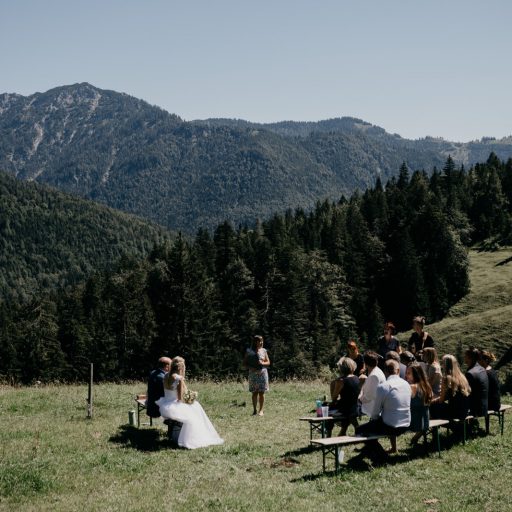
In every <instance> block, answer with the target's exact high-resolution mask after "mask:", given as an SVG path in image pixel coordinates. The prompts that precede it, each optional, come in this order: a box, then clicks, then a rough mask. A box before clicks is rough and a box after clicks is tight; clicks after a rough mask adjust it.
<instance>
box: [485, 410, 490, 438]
mask: <svg viewBox="0 0 512 512" xmlns="http://www.w3.org/2000/svg"><path fill="white" fill-rule="evenodd" d="M490 419H491V417H490V416H489V415H488V414H486V415H485V433H486V434H487V435H489V430H490V429H489V423H490Z"/></svg>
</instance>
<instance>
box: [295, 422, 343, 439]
mask: <svg viewBox="0 0 512 512" xmlns="http://www.w3.org/2000/svg"><path fill="white" fill-rule="evenodd" d="M331 420H334V421H336V420H335V418H334V417H333V416H324V417H319V416H303V417H302V418H299V421H307V422H308V423H309V442H310V443H311V441H312V440H313V434H315V433H317V432H318V433H319V434H320V435H321V436H322V439H324V438H325V436H326V434H327V431H326V429H325V422H326V421H331Z"/></svg>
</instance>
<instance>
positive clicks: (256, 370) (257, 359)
mask: <svg viewBox="0 0 512 512" xmlns="http://www.w3.org/2000/svg"><path fill="white" fill-rule="evenodd" d="M269 366H270V359H269V357H268V353H267V351H266V350H265V349H264V348H263V336H254V337H253V339H252V344H251V347H250V348H248V349H247V351H246V352H245V356H244V368H246V369H247V370H249V391H250V392H251V393H252V407H253V413H252V414H253V416H255V415H256V414H257V415H259V416H263V406H264V404H265V393H266V392H267V391H268V389H269V387H268V371H267V368H268V367H269ZM258 404H259V411H258V410H257V406H258Z"/></svg>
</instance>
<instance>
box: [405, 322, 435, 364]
mask: <svg viewBox="0 0 512 512" xmlns="http://www.w3.org/2000/svg"><path fill="white" fill-rule="evenodd" d="M424 327H425V317H424V316H415V317H414V318H413V319H412V328H413V330H414V332H413V333H412V334H411V337H410V338H409V346H408V349H409V352H412V353H413V354H414V356H415V357H416V360H417V361H422V355H423V349H424V348H427V347H433V346H434V340H433V339H432V336H430V334H429V333H428V332H426V331H425V330H424Z"/></svg>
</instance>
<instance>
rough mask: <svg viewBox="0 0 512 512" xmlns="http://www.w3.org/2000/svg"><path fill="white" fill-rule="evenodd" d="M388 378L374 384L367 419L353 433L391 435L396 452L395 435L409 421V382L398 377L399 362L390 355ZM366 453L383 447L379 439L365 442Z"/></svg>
mask: <svg viewBox="0 0 512 512" xmlns="http://www.w3.org/2000/svg"><path fill="white" fill-rule="evenodd" d="M385 370H386V376H387V380H386V381H385V382H383V383H381V384H379V385H378V386H377V391H376V394H375V401H374V402H373V408H372V411H371V412H370V418H371V419H370V421H369V422H368V423H365V424H364V425H361V426H360V427H358V428H357V429H356V435H360V436H370V435H379V434H385V435H389V436H392V437H391V450H390V452H391V453H394V452H396V436H399V435H400V434H402V433H403V432H405V431H406V430H407V428H408V427H409V425H410V423H411V386H410V385H409V384H408V383H407V382H406V381H405V380H403V379H401V378H400V377H399V373H400V366H399V364H398V363H397V361H395V360H393V359H390V360H388V361H386V365H385ZM367 448H368V449H369V451H370V452H373V453H369V455H372V454H373V455H377V456H378V455H379V454H382V452H383V451H384V450H383V448H382V446H381V445H380V444H379V443H378V441H375V442H372V443H367Z"/></svg>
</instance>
